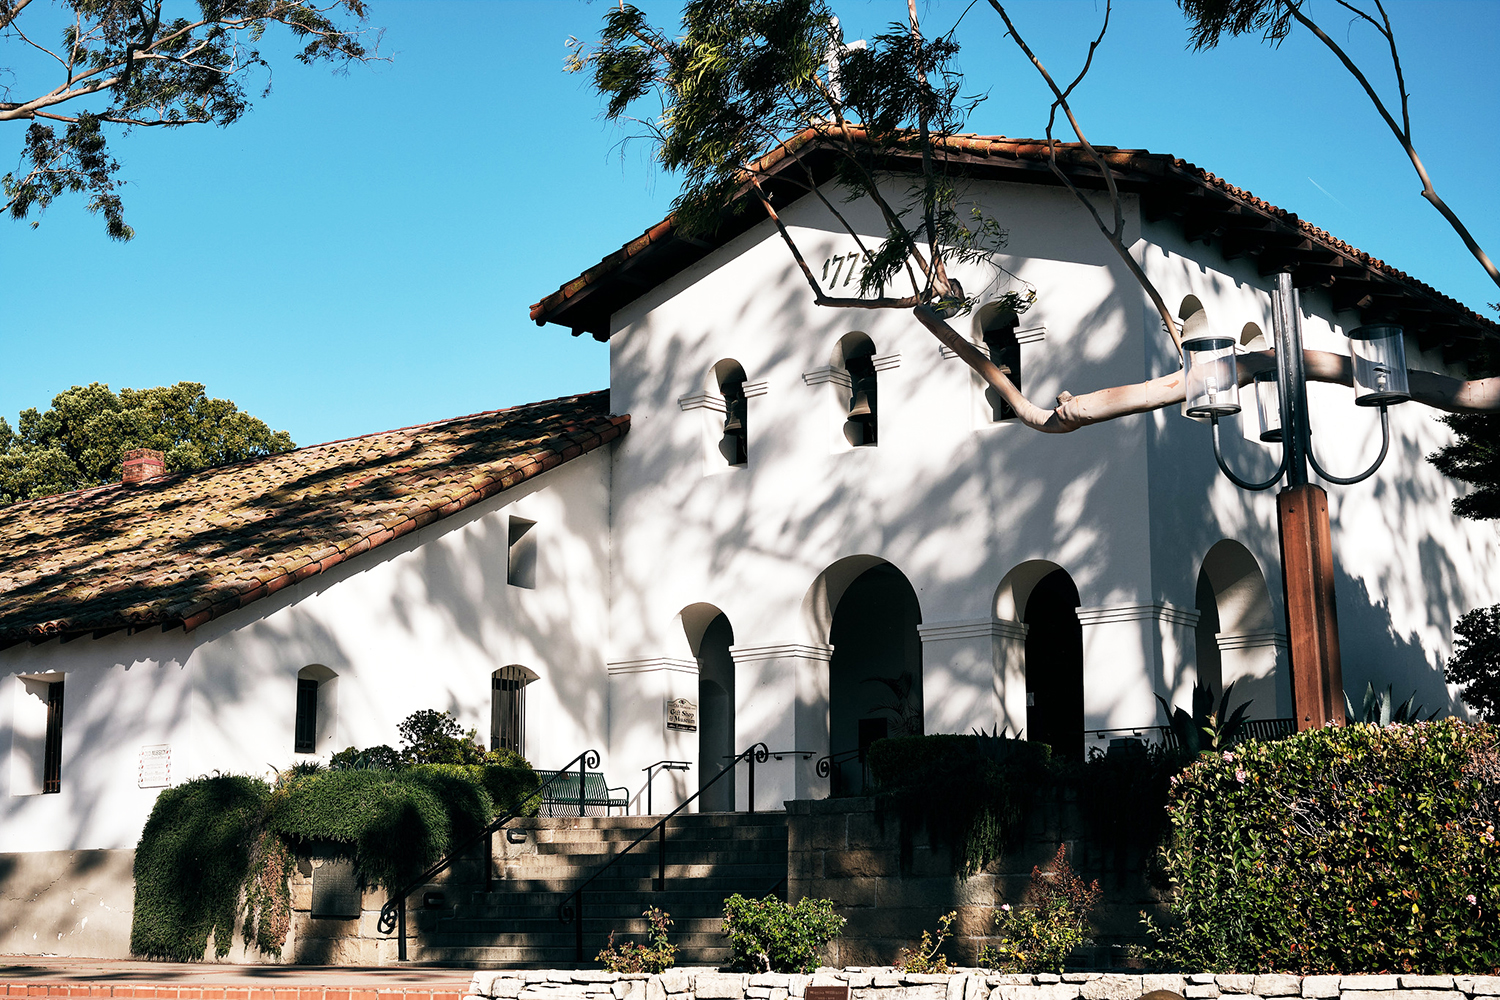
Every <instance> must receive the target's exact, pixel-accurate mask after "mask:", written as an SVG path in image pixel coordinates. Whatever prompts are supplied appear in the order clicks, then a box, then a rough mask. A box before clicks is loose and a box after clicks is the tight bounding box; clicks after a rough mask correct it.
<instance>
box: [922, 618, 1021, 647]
mask: <svg viewBox="0 0 1500 1000" xmlns="http://www.w3.org/2000/svg"><path fill="white" fill-rule="evenodd" d="M1030 628H1031V626H1029V625H1027V624H1026V623H1025V622H1018V621H1011V620H1010V619H1008V618H980V619H977V620H974V621H957V622H933V623H932V624H930V625H918V626H917V634H918V635H919V636H921V637H922V641H923V642H924V643H925V642H945V641H948V640H955V639H984V638H991V639H1025V638H1026V632H1027V630H1028V629H1030Z"/></svg>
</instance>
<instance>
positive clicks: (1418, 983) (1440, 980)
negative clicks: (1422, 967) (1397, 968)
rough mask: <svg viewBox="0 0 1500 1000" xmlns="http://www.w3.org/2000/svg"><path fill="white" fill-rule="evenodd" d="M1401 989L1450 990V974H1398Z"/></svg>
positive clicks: (1451, 986) (1451, 984)
mask: <svg viewBox="0 0 1500 1000" xmlns="http://www.w3.org/2000/svg"><path fill="white" fill-rule="evenodd" d="M1398 978H1399V979H1400V980H1401V988H1402V989H1403V990H1451V989H1453V977H1452V976H1400V977H1398Z"/></svg>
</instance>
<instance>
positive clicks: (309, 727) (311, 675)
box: [292, 663, 339, 754]
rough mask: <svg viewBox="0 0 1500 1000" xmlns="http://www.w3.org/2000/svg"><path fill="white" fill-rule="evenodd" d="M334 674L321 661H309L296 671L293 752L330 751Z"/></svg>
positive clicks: (333, 728)
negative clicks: (295, 712)
mask: <svg viewBox="0 0 1500 1000" xmlns="http://www.w3.org/2000/svg"><path fill="white" fill-rule="evenodd" d="M338 676H339V675H338V674H336V673H334V672H333V671H332V670H330V669H328V668H327V667H325V666H323V665H322V664H321V663H310V664H308V665H307V666H305V667H303V668H302V669H301V670H299V671H297V714H296V722H295V723H294V724H293V727H292V750H293V752H294V753H307V754H322V753H332V752H333V743H334V737H335V736H336V735H337V727H338V717H339V701H338Z"/></svg>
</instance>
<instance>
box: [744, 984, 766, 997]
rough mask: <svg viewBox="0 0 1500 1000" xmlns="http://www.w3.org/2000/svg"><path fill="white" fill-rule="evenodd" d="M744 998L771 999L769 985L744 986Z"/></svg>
mask: <svg viewBox="0 0 1500 1000" xmlns="http://www.w3.org/2000/svg"><path fill="white" fill-rule="evenodd" d="M745 998H746V1000H771V987H769V986H746V987H745Z"/></svg>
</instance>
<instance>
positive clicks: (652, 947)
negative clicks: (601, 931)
mask: <svg viewBox="0 0 1500 1000" xmlns="http://www.w3.org/2000/svg"><path fill="white" fill-rule="evenodd" d="M641 916H643V917H645V918H646V919H647V920H649V921H650V922H651V930H650V932H649V934H648V937H649V938H650V940H651V943H650V944H649V945H644V944H637V943H636V942H634V941H627V942H625V943H624V944H622V945H618V946H617V945H616V944H615V932H614V931H610V932H609V944H607V945H605V947H604V950H603V951H601V952H600V953H599V954H597V955H595V956H594V961H596V962H602V963H604V971H605V972H631V973H638V972H651V973H656V972H666V971H667V970H668V969H670V968H671V967H672V960H673V959H674V958H676V957H677V946H676V945H672V944H668V943H667V928H668V927H671V926H672V918H671V917H670V916H668V915H667V911H666V910H660V909H657V908H656V907H654V906H653V907H651V908H650V909H649V910H647V911H646V912H645V913H642V914H641Z"/></svg>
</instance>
